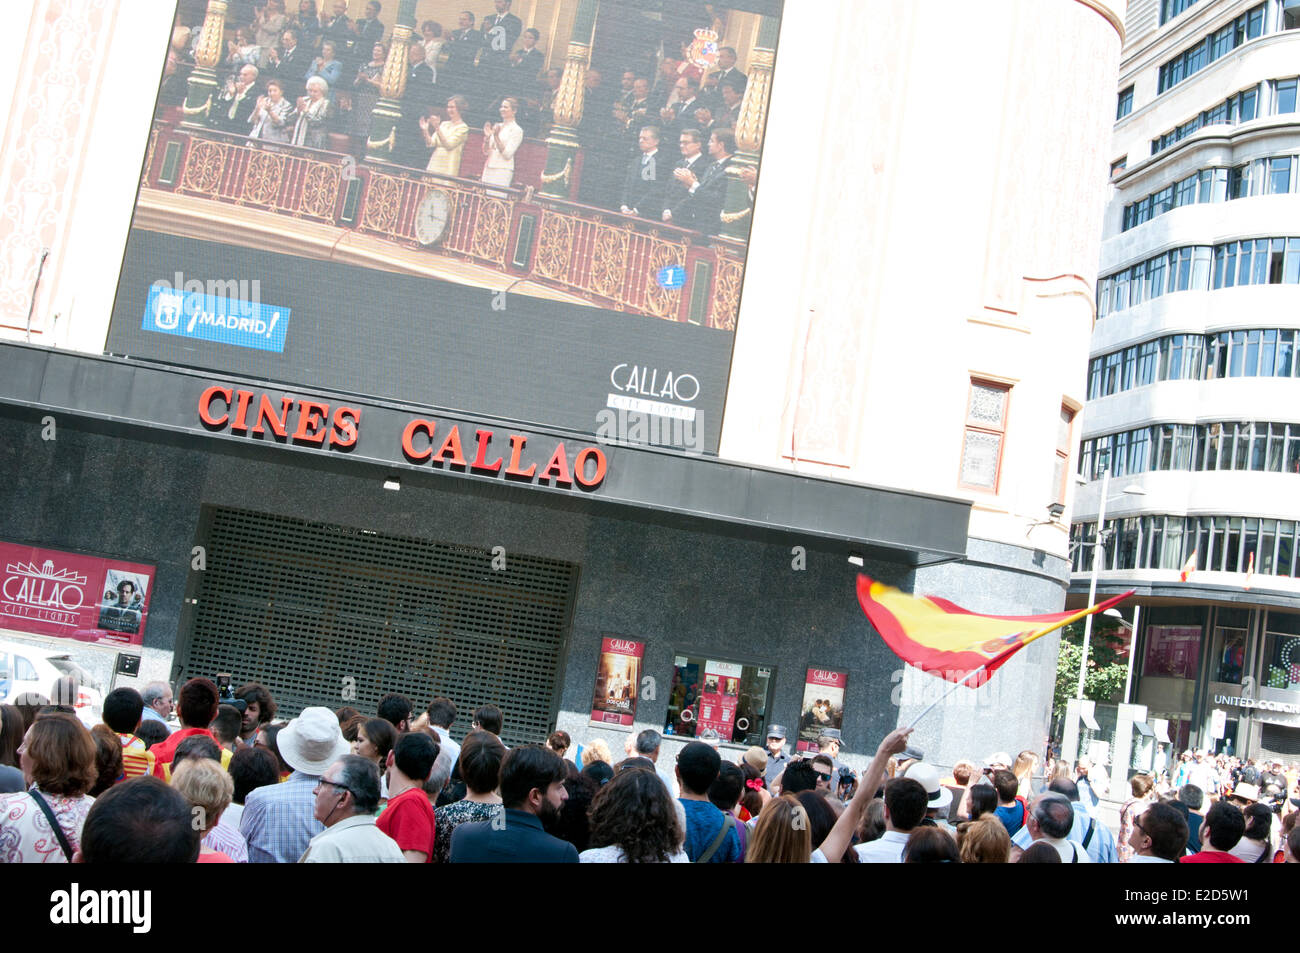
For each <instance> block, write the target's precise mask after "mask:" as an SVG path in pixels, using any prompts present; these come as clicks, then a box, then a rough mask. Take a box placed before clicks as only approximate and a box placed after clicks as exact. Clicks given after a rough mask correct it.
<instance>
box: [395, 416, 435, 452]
mask: <svg viewBox="0 0 1300 953" xmlns="http://www.w3.org/2000/svg"><path fill="white" fill-rule="evenodd" d="M421 430H423V431H424V432H425V433H426V434H428V436H429V444H430V446H428V447H425V448H424V449H423V450H416V449H415V435H416V434H417V433H419V432H420V431H421ZM432 444H433V421H432V420H421V419H420V418H418V417H417V418H415V419H414V420H412V421H411V422H410V423H408V424H407V425H406V429H405V430H403V431H402V453H404V454H406V459H408V460H410V461H411V462H412V463H423V462H424V461H425V460H428V459H429V458H430V457H431V456H433V446H432Z"/></svg>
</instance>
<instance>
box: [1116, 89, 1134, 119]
mask: <svg viewBox="0 0 1300 953" xmlns="http://www.w3.org/2000/svg"><path fill="white" fill-rule="evenodd" d="M1132 111H1133V87H1132V86H1130V87H1129V88H1128V89H1125V90H1123V91H1122V92H1120V94H1119V103H1118V105H1117V106H1116V107H1115V119H1116V120H1120V119H1123V118H1124V117H1125V116H1127V115H1128V114H1129V113H1131V112H1132Z"/></svg>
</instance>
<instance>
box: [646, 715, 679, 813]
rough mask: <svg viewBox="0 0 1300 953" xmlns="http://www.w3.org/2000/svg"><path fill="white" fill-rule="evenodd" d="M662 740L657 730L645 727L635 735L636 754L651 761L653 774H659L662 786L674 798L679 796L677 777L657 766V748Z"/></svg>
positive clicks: (661, 743)
mask: <svg viewBox="0 0 1300 953" xmlns="http://www.w3.org/2000/svg"><path fill="white" fill-rule="evenodd" d="M663 740H664V739H663V737H662V736H661V735H660V734H659V732H657V731H655V730H654V729H653V728H647V729H646V730H645V731H643V732H641V733H640V734H639V735H637V736H636V754H637V757H639V758H646V759H648V760H650V761H653V762H654V766H655V774H657V775H659V780H661V781H663V783H664V787H666V788H668V793H669V794H671V795H672V796H673V797H674V798H676V797H680V796H681V788H679V787H678V786H677V778H675V777H674V776H673V775H672V774H669V773H668V772H667V771H665V770H664V769H663V768H661V767H659V749H660V747H661V746H662V745H663Z"/></svg>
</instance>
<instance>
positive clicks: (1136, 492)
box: [1074, 465, 1146, 701]
mask: <svg viewBox="0 0 1300 953" xmlns="http://www.w3.org/2000/svg"><path fill="white" fill-rule="evenodd" d="M1109 491H1110V466H1109V465H1107V467H1106V470H1105V472H1104V473H1102V475H1101V505H1100V506H1098V507H1097V539H1096V540H1095V541H1094V542H1093V544H1092V580H1091V581H1090V582H1089V583H1088V605H1090V606H1092V605H1096V604H1097V574H1098V573H1099V572H1100V571H1101V551H1102V549H1103V547H1104V543H1105V539H1106V535H1105V534H1106V528H1105V527H1106V503H1107V502H1108V500H1107V495H1108V494H1109ZM1124 492H1125V493H1127V494H1129V495H1131V496H1143V495H1144V494H1145V493H1146V490H1144V489H1142V488H1141V487H1137V486H1126V487H1124ZM1092 615H1093V614H1092V613H1089V614H1088V615H1087V616H1086V617H1085V618H1084V620H1083V652H1082V654H1081V656H1080V658H1079V687H1078V689H1077V690H1076V692H1075V694H1074V697H1075V698H1077V699H1079V700H1080V701H1082V700H1083V683H1084V680H1085V679H1086V678H1087V676H1088V646H1089V643H1090V642H1091V640H1092ZM1132 655H1133V652H1132V650H1131V649H1130V651H1129V665H1130V669H1131V666H1132ZM1125 699H1126V700H1127V688H1126V689H1125Z"/></svg>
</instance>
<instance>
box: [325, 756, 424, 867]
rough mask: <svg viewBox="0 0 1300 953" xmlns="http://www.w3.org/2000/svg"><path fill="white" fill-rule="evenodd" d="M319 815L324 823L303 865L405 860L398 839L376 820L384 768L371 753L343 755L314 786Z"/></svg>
mask: <svg viewBox="0 0 1300 953" xmlns="http://www.w3.org/2000/svg"><path fill="white" fill-rule="evenodd" d="M313 793H314V794H315V798H316V805H315V810H314V814H315V817H316V820H318V821H320V822H321V823H322V824H324V825H325V830H323V831H321V832H320V833H319V834H317V835H316V836H315V837H313V838H312V839H311V843H310V844H308V845H307V852H306V853H304V854H303V855H302V860H301V861H300V863H304V864H375V863H379V864H403V863H406V858H405V857H404V856H402V851H401V848H399V847H398V846H397V842H396V841H395V840H393V839H392V838H391V837H389V836H388V835H387V834H385V833H384V832H383V831H381V830H380V829H379V828H378V827H377V826H376V825H375V810H376V809H377V808H378V807H379V768H378V767H377V766H376V765H375V763H374V762H373V761H371V760H370V759H369V758H363V757H361V756H360V755H353V754H350V755H344V756H343V757H342V758H339V759H338V760H337V761H335V762H334V763H333V764H331V765H330V766H329V767H328V768H326V769H325V773H324V774H323V775H321V777H320V780H319V781H317V782H316V787H315V789H314V792H313Z"/></svg>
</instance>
